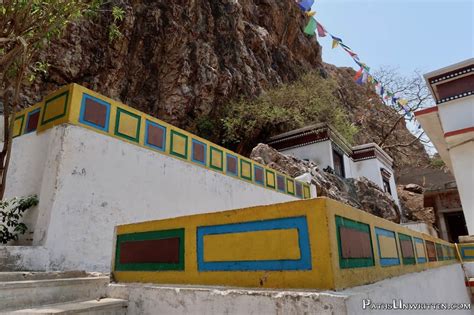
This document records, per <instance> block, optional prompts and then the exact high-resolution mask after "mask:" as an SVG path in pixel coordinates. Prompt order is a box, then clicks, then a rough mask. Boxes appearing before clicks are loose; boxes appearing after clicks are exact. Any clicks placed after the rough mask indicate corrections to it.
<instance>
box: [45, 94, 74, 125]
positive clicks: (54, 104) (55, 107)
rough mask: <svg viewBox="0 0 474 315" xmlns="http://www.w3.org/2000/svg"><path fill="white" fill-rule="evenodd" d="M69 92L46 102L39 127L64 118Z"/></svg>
mask: <svg viewBox="0 0 474 315" xmlns="http://www.w3.org/2000/svg"><path fill="white" fill-rule="evenodd" d="M68 98H69V92H67V91H66V92H64V93H61V94H59V95H56V96H55V97H53V98H51V99H49V100H46V102H45V104H44V109H43V115H42V117H41V125H44V124H47V123H49V122H51V121H54V120H56V119H59V118H61V117H64V116H65V115H66V111H67V102H68Z"/></svg>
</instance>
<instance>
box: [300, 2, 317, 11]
mask: <svg viewBox="0 0 474 315" xmlns="http://www.w3.org/2000/svg"><path fill="white" fill-rule="evenodd" d="M313 3H314V0H301V1H300V2H298V5H299V7H300V8H301V10H303V11H309V10H311V7H312V6H313Z"/></svg>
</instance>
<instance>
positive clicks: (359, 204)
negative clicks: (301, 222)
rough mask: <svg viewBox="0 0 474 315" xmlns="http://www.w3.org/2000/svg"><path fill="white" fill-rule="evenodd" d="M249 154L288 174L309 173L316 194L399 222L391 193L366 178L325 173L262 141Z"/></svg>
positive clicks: (308, 162) (260, 161)
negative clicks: (346, 177) (343, 176)
mask: <svg viewBox="0 0 474 315" xmlns="http://www.w3.org/2000/svg"><path fill="white" fill-rule="evenodd" d="M250 157H251V158H252V159H253V160H255V161H257V162H259V163H262V164H264V165H268V166H269V167H272V168H274V169H276V170H278V171H280V172H282V173H284V174H287V175H290V176H292V177H298V176H301V175H303V174H307V173H309V176H310V179H311V183H312V184H314V185H316V189H317V193H318V196H326V197H329V198H331V199H335V200H338V201H341V202H343V203H345V204H348V205H350V206H353V207H355V208H359V209H361V210H364V211H366V212H369V213H371V214H373V215H376V216H379V217H382V218H384V219H387V220H390V221H393V222H396V223H400V213H399V209H398V206H397V204H396V203H395V201H394V200H393V199H392V197H391V196H390V195H389V194H387V193H385V192H383V191H382V190H381V189H380V188H379V187H378V186H377V185H376V184H375V183H373V182H371V181H370V180H368V179H366V178H362V179H361V180H358V179H353V178H348V179H345V178H341V177H339V176H336V175H333V174H330V173H326V172H324V171H322V170H320V169H319V167H318V166H317V165H316V164H315V163H314V162H311V161H303V160H299V159H297V158H295V157H293V156H288V155H285V154H282V153H280V152H278V151H277V150H275V149H273V148H271V147H270V146H268V145H266V144H259V145H258V146H256V147H255V148H254V149H253V150H252V154H251V155H250Z"/></svg>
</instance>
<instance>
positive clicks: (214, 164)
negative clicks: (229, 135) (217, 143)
mask: <svg viewBox="0 0 474 315" xmlns="http://www.w3.org/2000/svg"><path fill="white" fill-rule="evenodd" d="M209 166H210V167H211V168H213V169H215V170H218V171H223V170H224V152H222V150H220V149H218V148H215V147H210V150H209Z"/></svg>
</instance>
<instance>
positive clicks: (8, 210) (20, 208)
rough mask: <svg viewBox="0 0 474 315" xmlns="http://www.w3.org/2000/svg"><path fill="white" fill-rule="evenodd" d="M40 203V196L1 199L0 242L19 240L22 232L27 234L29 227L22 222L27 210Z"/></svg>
mask: <svg viewBox="0 0 474 315" xmlns="http://www.w3.org/2000/svg"><path fill="white" fill-rule="evenodd" d="M37 204H38V197H37V196H35V195H33V196H28V197H22V198H17V197H15V198H13V199H11V200H8V201H7V200H5V201H1V200H0V243H2V244H7V243H8V242H9V241H16V240H18V236H19V235H20V234H25V232H26V230H27V229H28V227H27V226H26V225H25V224H24V223H23V222H20V219H21V217H23V214H24V212H25V211H26V210H28V209H29V208H31V207H34V206H36V205H37Z"/></svg>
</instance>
